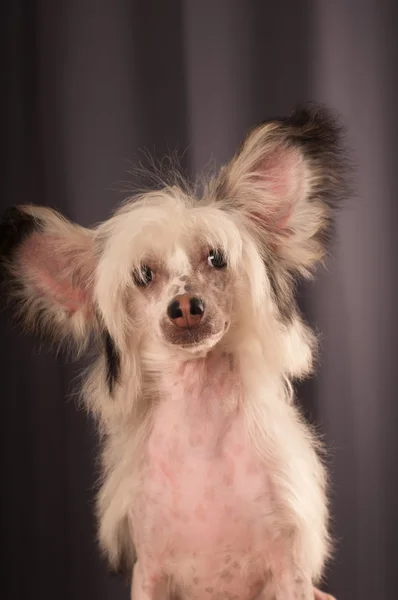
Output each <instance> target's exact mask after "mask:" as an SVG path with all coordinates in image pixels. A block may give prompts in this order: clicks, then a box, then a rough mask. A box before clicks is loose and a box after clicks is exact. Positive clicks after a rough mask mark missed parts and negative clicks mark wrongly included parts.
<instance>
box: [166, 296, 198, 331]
mask: <svg viewBox="0 0 398 600" xmlns="http://www.w3.org/2000/svg"><path fill="white" fill-rule="evenodd" d="M204 312H205V306H204V303H203V301H202V300H201V299H200V298H195V297H193V298H191V297H190V296H188V295H183V296H177V297H176V298H174V300H173V302H172V303H171V304H170V305H169V306H168V308H167V315H168V317H169V319H170V320H171V321H173V323H174V324H175V325H177V327H195V326H196V325H199V323H200V321H201V319H202V316H203V313H204Z"/></svg>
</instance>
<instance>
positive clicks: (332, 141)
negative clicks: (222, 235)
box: [213, 105, 347, 275]
mask: <svg viewBox="0 0 398 600" xmlns="http://www.w3.org/2000/svg"><path fill="white" fill-rule="evenodd" d="M342 140H343V131H342V128H341V127H340V126H339V124H338V122H337V120H336V118H335V117H334V116H333V115H332V114H330V113H329V112H328V111H326V109H324V108H320V107H316V106H312V105H309V106H306V107H304V108H301V109H297V110H295V111H294V112H293V113H292V114H291V115H290V117H288V118H286V119H275V120H271V121H267V122H265V123H262V124H261V125H259V126H257V127H256V128H254V129H253V130H252V131H251V132H250V134H249V135H248V136H247V138H246V140H245V141H244V143H243V144H242V146H241V148H240V150H239V151H238V152H237V154H236V155H235V157H234V158H233V160H232V161H231V162H230V163H229V164H228V165H226V166H225V167H224V168H223V169H222V170H221V173H220V175H219V177H218V179H217V180H216V182H215V187H214V188H213V189H214V194H215V196H216V198H217V200H218V201H219V202H221V203H222V206H224V207H225V209H226V210H229V211H234V212H235V213H236V214H237V215H239V217H240V218H242V217H243V218H244V219H245V220H246V222H247V224H248V225H249V227H251V230H252V231H253V232H254V233H255V234H256V235H257V236H258V238H259V240H260V242H261V244H262V247H264V248H265V249H266V250H268V251H269V252H272V253H273V255H274V256H276V257H277V258H278V259H280V261H281V264H282V265H283V266H284V267H285V268H286V269H287V270H288V271H290V272H299V273H301V274H303V275H308V274H309V272H310V269H311V267H312V266H313V265H314V264H315V263H316V262H317V261H319V260H321V259H322V257H323V255H324V252H325V250H326V242H327V241H328V238H329V235H330V233H331V230H332V226H333V222H334V216H335V211H336V208H337V207H338V205H339V202H340V199H341V198H342V197H343V196H344V195H345V194H346V185H345V180H346V177H345V173H346V165H347V160H346V158H345V152H344V149H343V144H342Z"/></svg>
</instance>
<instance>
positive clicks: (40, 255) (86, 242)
mask: <svg viewBox="0 0 398 600" xmlns="http://www.w3.org/2000/svg"><path fill="white" fill-rule="evenodd" d="M93 236H94V234H93V232H92V231H91V230H88V229H84V228H82V227H79V226H77V225H74V224H72V223H70V222H69V221H67V220H66V219H64V218H63V217H62V216H61V215H59V214H58V213H56V212H55V211H53V210H51V209H48V208H41V207H35V206H20V207H17V208H11V209H8V210H7V212H6V214H5V215H4V216H3V219H2V221H1V223H0V261H1V280H2V287H3V297H4V295H5V296H6V297H7V298H9V299H10V301H11V302H12V303H13V304H15V305H16V308H17V314H18V316H20V318H21V320H22V321H23V323H24V324H25V325H26V326H27V327H28V328H29V329H33V330H34V331H35V332H37V333H38V334H39V335H40V336H42V335H43V334H46V336H45V337H46V338H48V337H50V339H51V340H52V341H54V342H55V343H56V344H59V343H60V342H62V341H69V340H70V341H71V340H73V341H74V342H75V343H76V344H77V347H78V348H81V347H82V346H84V345H85V343H86V342H87V341H88V339H89V334H90V330H91V329H92V328H93V327H94V319H95V315H94V307H93V279H94V274H95V266H96V260H95V254H94V246H93ZM4 288H5V291H4Z"/></svg>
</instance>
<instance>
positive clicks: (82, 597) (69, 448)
mask: <svg viewBox="0 0 398 600" xmlns="http://www.w3.org/2000/svg"><path fill="white" fill-rule="evenodd" d="M2 16H3V18H2V20H1V26H2V28H3V29H2V36H1V37H2V42H3V50H2V57H3V59H4V64H3V69H2V77H3V80H4V83H3V94H2V105H3V107H2V111H1V117H2V119H3V126H2V129H1V131H2V135H1V144H2V146H3V156H4V158H3V161H4V162H3V169H2V175H3V192H2V194H1V197H0V204H1V208H2V209H4V208H5V207H7V206H9V205H13V204H20V203H25V202H33V203H37V204H44V205H48V206H52V207H56V208H57V209H59V210H60V211H62V212H63V213H64V214H65V215H66V216H68V217H69V218H71V219H73V220H75V221H77V222H78V223H80V224H82V225H91V224H94V223H96V222H98V221H100V220H102V219H105V218H107V217H108V216H109V215H110V213H111V211H112V210H113V208H114V207H115V206H116V205H117V204H118V203H119V202H120V201H121V200H122V199H123V198H124V196H125V192H124V193H123V189H124V190H125V189H126V184H125V183H124V182H126V181H131V175H129V174H128V171H129V170H130V168H131V165H133V164H134V163H135V162H137V161H138V160H139V159H140V156H141V155H140V151H141V150H142V149H147V150H148V151H149V152H150V153H151V154H153V155H155V156H156V157H158V158H161V157H162V156H163V155H164V154H165V153H167V152H168V151H169V150H174V149H176V148H179V149H180V151H181V153H182V154H183V159H182V163H183V167H184V168H185V169H186V170H187V171H188V172H189V173H191V174H195V173H198V172H199V171H201V170H202V169H203V168H205V167H206V165H207V164H208V162H209V160H210V159H211V160H213V162H215V163H216V164H221V163H222V162H223V161H225V160H227V159H228V158H230V157H231V156H232V153H233V152H234V150H235V148H236V146H237V145H238V144H239V142H240V140H241V139H242V137H243V136H244V134H245V133H246V131H247V129H248V128H249V127H250V126H252V125H254V124H255V123H257V122H259V121H261V120H263V119H265V118H267V117H272V116H281V115H285V114H287V113H289V112H290V110H291V109H292V108H293V106H294V105H296V104H297V103H301V102H304V101H307V100H314V101H320V102H324V103H327V104H328V105H329V106H331V107H332V108H334V109H336V110H337V111H339V112H340V114H341V115H342V118H343V121H344V122H345V124H346V126H347V128H348V140H349V144H350V147H351V149H352V152H353V156H354V159H355V162H356V165H357V170H356V171H357V172H356V188H355V193H354V194H353V196H352V198H351V199H350V201H349V202H348V204H347V206H346V207H345V209H344V210H343V211H342V212H341V214H340V215H339V221H338V237H337V239H336V241H335V243H334V245H333V248H332V258H331V259H330V260H329V261H328V262H327V269H326V270H324V271H320V272H319V276H318V279H317V280H316V282H315V283H311V284H306V285H303V286H302V287H301V289H300V303H301V306H302V309H303V311H304V312H305V314H306V317H307V318H308V319H309V320H310V322H311V324H312V325H313V326H314V327H316V328H317V329H318V330H319V332H320V339H321V360H320V364H319V369H318V374H317V377H316V378H315V379H314V380H312V381H311V382H309V383H306V384H305V385H303V386H302V387H300V389H299V390H298V393H299V397H300V401H301V402H302V403H303V405H304V407H305V409H306V414H307V415H308V418H309V419H310V420H311V421H314V422H316V423H317V424H318V426H319V429H320V431H321V432H322V433H323V435H324V437H325V440H326V443H327V445H328V447H329V448H330V452H329V458H328V463H329V468H330V474H331V484H332V511H333V523H334V533H335V536H336V540H337V544H336V555H335V560H334V561H333V563H332V564H331V565H330V568H329V570H328V572H327V584H328V588H329V589H330V591H331V592H333V593H334V594H335V595H336V596H337V597H338V598H339V600H359V599H361V600H373V599H377V600H384V599H385V600H387V599H389V598H394V597H396V595H397V593H398V592H397V590H398V570H397V568H396V564H395V562H396V557H397V555H398V541H397V540H398V525H397V524H398V519H397V517H396V497H397V496H396V495H397V491H398V484H397V477H396V462H397V449H398V441H397V435H396V427H397V423H398V402H397V401H396V392H395V388H396V386H395V374H396V366H395V360H396V356H397V348H396V346H397V339H398V338H397V331H396V329H397V326H396V317H395V309H396V306H397V286H396V282H397V276H396V273H397V268H396V267H397V261H396V254H395V252H396V246H397V236H396V234H395V225H396V224H397V222H398V220H397V184H398V177H397V172H398V169H397V160H398V152H397V142H396V140H397V134H398V117H397V110H396V104H397V101H398V88H397V72H398V69H397V57H398V52H397V37H398V36H397V24H398V22H397V17H398V4H397V3H396V1H395V0H348V1H347V0H333V2H328V1H327V0H301V1H300V2H298V1H297V0H290V1H279V2H276V1H272V0H269V1H267V0H200V1H195V0H170V1H169V2H162V1H161V0H112V1H111V0H57V1H53V2H48V1H44V0H4V3H3V9H2ZM0 325H1V330H0V346H1V360H0V372H1V381H2V401H1V404H0V410H1V418H0V442H1V477H2V485H1V510H0V522H1V545H2V556H3V559H2V566H1V573H2V574H1V581H0V595H1V597H2V598H4V599H7V600H22V599H23V600H25V599H26V598H37V599H39V598H40V600H47V599H48V600H50V598H51V599H54V598H57V600H71V599H73V600H87V599H88V598H90V599H91V598H92V599H93V600H94V599H96V600H122V599H127V598H128V597H129V590H128V588H126V587H125V586H124V584H123V582H122V581H121V580H120V579H119V578H117V577H112V576H111V575H109V574H108V572H107V567H106V565H105V563H104V562H103V561H102V560H101V558H100V555H99V552H98V548H97V546H96V542H95V522H94V511H93V498H94V489H95V480H96V477H97V475H98V471H97V467H96V463H95V455H96V436H95V432H94V430H93V426H92V423H91V422H90V421H89V419H88V418H87V417H86V415H85V414H84V413H83V412H82V411H79V410H76V404H75V403H74V401H73V396H74V390H75V388H76V375H77V374H78V369H77V367H74V366H71V365H69V364H66V362H65V360H64V359H63V358H62V357H56V356H55V355H53V354H51V353H49V352H45V351H44V352H39V350H40V347H39V346H38V344H37V342H35V341H34V340H33V339H32V338H30V337H22V336H21V335H20V333H19V332H18V331H16V330H15V328H14V327H13V326H12V325H11V323H10V318H9V314H8V313H7V312H6V313H3V314H2V315H1V323H0Z"/></svg>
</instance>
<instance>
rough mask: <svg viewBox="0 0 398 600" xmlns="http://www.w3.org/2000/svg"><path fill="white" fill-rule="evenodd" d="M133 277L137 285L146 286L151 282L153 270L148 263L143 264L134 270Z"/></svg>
mask: <svg viewBox="0 0 398 600" xmlns="http://www.w3.org/2000/svg"><path fill="white" fill-rule="evenodd" d="M133 279H134V283H135V284H136V285H138V286H141V287H145V286H146V285H149V284H150V283H151V281H152V279H153V272H152V270H151V269H150V268H149V267H148V266H147V265H141V267H140V268H139V269H138V270H137V271H134V273H133Z"/></svg>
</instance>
